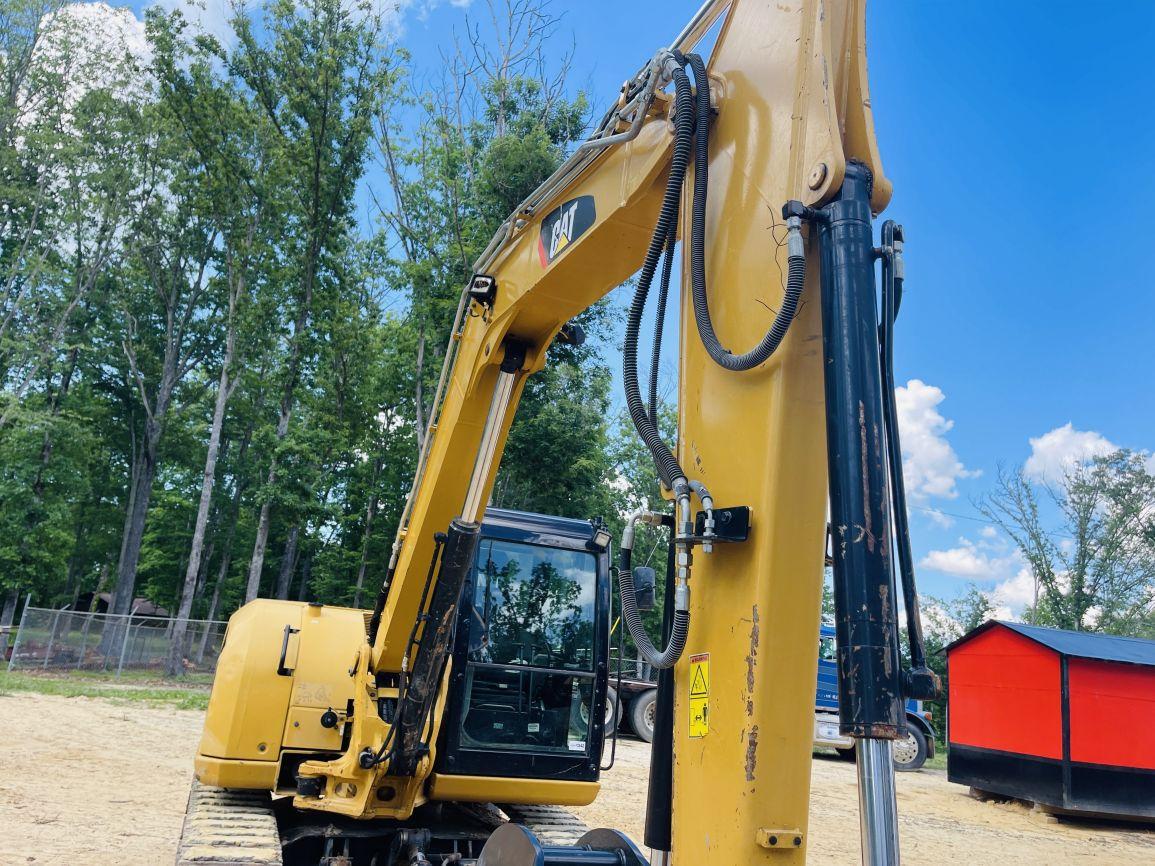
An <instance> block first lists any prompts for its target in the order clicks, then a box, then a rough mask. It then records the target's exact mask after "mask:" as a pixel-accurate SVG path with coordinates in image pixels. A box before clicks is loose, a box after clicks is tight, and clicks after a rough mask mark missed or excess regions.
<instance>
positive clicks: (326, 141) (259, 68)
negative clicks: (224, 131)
mask: <svg viewBox="0 0 1155 866" xmlns="http://www.w3.org/2000/svg"><path fill="white" fill-rule="evenodd" d="M260 22H261V23H260V26H259V27H258V25H257V23H256V19H255V17H254V16H253V15H252V14H251V13H250V12H249V11H248V10H247V9H245V8H240V9H239V10H238V13H237V16H236V18H235V19H234V20H233V27H234V29H235V30H236V33H237V47H236V49H235V50H234V51H232V52H231V53H229V54H227V55H224V56H222V60H223V61H224V62H225V63H226V65H227V67H228V69H229V71H230V73H231V75H232V76H234V78H235V79H236V80H237V81H238V82H240V83H242V84H243V86H244V87H245V88H246V89H247V90H248V91H249V92H251V93H252V94H253V96H254V98H255V99H256V102H257V103H258V104H259V105H260V107H261V108H262V109H263V111H264V113H265V115H266V117H267V120H268V122H269V123H270V124H271V126H272V128H273V130H274V131H275V134H276V137H277V150H278V158H279V160H280V162H281V166H282V169H281V170H280V172H279V177H280V180H281V183H282V184H283V187H282V189H283V191H284V196H283V197H282V198H281V200H280V201H279V202H278V205H279V212H280V216H281V221H282V231H283V241H282V243H283V249H282V251H281V257H282V262H283V264H282V267H283V268H284V280H285V285H286V288H287V293H286V294H287V297H286V303H285V310H286V314H287V316H288V322H287V325H288V333H287V334H286V335H285V337H284V346H283V348H282V354H283V359H282V362H281V371H280V377H279V378H280V380H281V397H280V401H279V403H278V407H277V424H276V430H275V434H274V437H273V442H272V443H270V444H271V448H270V452H271V455H272V456H271V458H270V459H269V461H268V468H267V471H266V475H265V482H264V490H263V491H262V502H261V506H260V515H259V517H258V521H257V536H256V539H255V541H254V544H253V554H252V558H251V560H250V564H249V577H248V584H247V589H246V597H247V598H249V599H252V598H255V597H256V595H257V593H258V591H259V589H260V582H261V572H262V569H263V566H264V559H265V549H266V545H267V543H268V536H269V529H270V520H271V516H272V512H271V509H272V504H273V499H274V496H275V493H276V487H277V484H278V479H279V476H278V468H279V461H280V459H281V456H282V455H281V453H280V449H281V447H282V446H283V444H284V443H285V440H286V437H287V436H288V434H289V425H290V420H291V418H292V414H293V410H294V407H295V405H296V402H297V389H298V386H299V385H300V384H301V380H302V376H303V374H304V373H305V372H306V367H307V362H308V361H309V355H310V354H311V353H312V351H313V350H314V347H313V345H312V340H311V333H310V322H311V318H312V316H313V311H314V304H315V303H316V300H317V294H318V293H319V292H323V291H329V290H331V289H332V279H331V277H332V269H333V268H334V266H335V264H336V262H335V257H337V256H339V253H340V250H341V247H342V246H343V244H344V241H345V238H346V236H347V235H348V233H349V231H350V230H351V228H352V225H351V221H352V215H353V214H352V210H353V194H354V191H355V188H356V184H357V181H358V180H359V179H360V177H361V175H362V172H363V171H364V166H365V160H366V145H367V143H368V140H369V134H370V127H371V123H372V118H373V116H374V114H375V113H376V111H377V110H378V107H379V106H380V104H381V103H382V101H383V100H384V99H385V98H386V96H387V94H388V93H389V92H390V90H391V89H392V86H393V81H394V73H393V71H392V69H391V66H390V62H389V57H388V56H387V54H385V53H384V52H383V50H382V47H381V46H382V44H383V42H384V22H383V20H382V18H381V15H380V13H376V12H373V11H372V10H371V8H370V6H369V5H368V4H367V3H363V4H356V5H350V4H347V3H343V2H341V0H307V2H304V3H297V2H294V0H268V2H266V3H265V4H263V6H262V7H261V17H260Z"/></svg>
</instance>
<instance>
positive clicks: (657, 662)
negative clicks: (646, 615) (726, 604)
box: [618, 546, 690, 670]
mask: <svg viewBox="0 0 1155 866" xmlns="http://www.w3.org/2000/svg"><path fill="white" fill-rule="evenodd" d="M632 557H633V551H631V550H630V548H628V547H624V546H623V547H622V549H621V550H620V551H619V552H618V592H619V593H620V594H621V598H622V619H624V620H625V622H626V628H628V629H629V630H630V637H632V638H633V639H634V645H635V646H636V647H637V648H638V652H639V653H641V655H642V657H643V658H644V659H645V660H646V661H648V662H649V663H650V664H652V665H653V666H654V667H655V668H657V669H658V670H665V669H666V668H672V667H673V666H674V664H675V663H676V662H677V661H678V659H679V658H681V657H682V651H683V650H684V649H685V648H686V638H687V637H688V636H689V634H690V612H689V611H688V610H675V611H674V623H673V628H671V629H670V642H669V644H667V646H666V648H665V649H664V650H661V651H659V650H658V649H657V648H656V647H655V646H654V644H653V643H652V642H651V641H650V636H649V634H647V633H646V626H645V624H644V623H643V622H642V615H641V614H640V613H639V612H638V597H637V594H636V593H635V591H634V573H633V571H632V570H631V569H630V561H631V559H632Z"/></svg>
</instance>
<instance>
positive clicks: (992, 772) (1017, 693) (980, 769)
mask: <svg viewBox="0 0 1155 866" xmlns="http://www.w3.org/2000/svg"><path fill="white" fill-rule="evenodd" d="M947 666H948V668H947V669H948V688H949V693H950V703H949V717H948V720H947V728H948V734H947V736H948V739H949V741H950V749H949V754H948V758H947V774H948V777H949V779H950V781H952V782H958V783H959V784H962V785H970V786H971V787H974V788H978V789H980V790H983V791H990V792H992V793H997V794H1003V795H1005V796H1008V797H1016V798H1019V799H1024V800H1032V801H1034V802H1036V803H1041V804H1044V805H1046V806H1050V807H1052V808H1054V809H1056V810H1065V811H1067V810H1069V811H1073V812H1088V813H1096V814H1104V815H1118V816H1128V817H1143V818H1155V641H1149V640H1140V639H1139V638H1127V637H1114V636H1111V635H1102V634H1089V633H1087V632H1074V631H1062V630H1060V629H1054V628H1041V627H1039V626H1031V625H1023V624H1021V623H1017V622H998V621H991V622H988V623H984V624H983V625H981V626H979V627H978V628H976V629H975V630H974V631H972V632H970V633H969V634H966V635H964V636H963V637H961V638H959V640H957V641H955V642H954V643H953V644H951V645H950V646H949V647H947Z"/></svg>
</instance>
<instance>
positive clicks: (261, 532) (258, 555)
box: [245, 389, 293, 603]
mask: <svg viewBox="0 0 1155 866" xmlns="http://www.w3.org/2000/svg"><path fill="white" fill-rule="evenodd" d="M292 399H293V397H292V391H291V390H288V389H287V390H286V391H285V396H284V398H283V399H282V400H281V414H280V417H279V418H278V419H277V444H278V445H280V444H281V442H283V441H284V439H285V436H286V435H288V432H289V416H290V414H291V412H292ZM276 483H277V457H276V454H274V455H273V459H272V462H270V463H269V474H268V475H267V476H266V478H265V486H266V487H270V488H271V487H272V486H273V485H274V484H276ZM272 505H273V503H272V502H271V501H269V499H268V498H267V497H266V498H265V501H264V502H262V503H261V514H260V517H259V518H258V519H257V538H256V540H255V541H254V542H253V558H252V559H251V560H250V561H249V582H248V585H247V586H246V587H245V602H246V603H248V602H250V601H252V600H253V599H254V598H256V597H257V593H258V592H260V589H261V571H262V569H264V567H265V550H266V548H267V547H268V545H269V519H270V517H271V515H272Z"/></svg>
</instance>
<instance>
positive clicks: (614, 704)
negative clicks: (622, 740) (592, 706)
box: [605, 686, 622, 737]
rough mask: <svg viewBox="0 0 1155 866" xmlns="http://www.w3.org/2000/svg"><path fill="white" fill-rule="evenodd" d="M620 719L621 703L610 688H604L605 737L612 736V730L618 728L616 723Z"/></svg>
mask: <svg viewBox="0 0 1155 866" xmlns="http://www.w3.org/2000/svg"><path fill="white" fill-rule="evenodd" d="M621 718H622V701H621V698H619V697H618V693H617V692H616V691H615V690H614V689H613V687H612V686H606V723H605V734H606V736H607V737H612V736H613V735H614V730H615V729H616V728H617V726H618V722H619V721H621Z"/></svg>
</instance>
